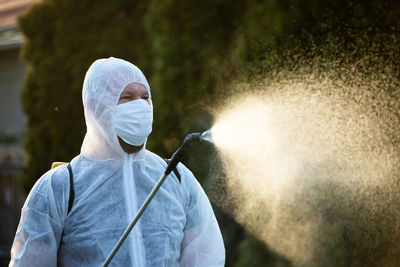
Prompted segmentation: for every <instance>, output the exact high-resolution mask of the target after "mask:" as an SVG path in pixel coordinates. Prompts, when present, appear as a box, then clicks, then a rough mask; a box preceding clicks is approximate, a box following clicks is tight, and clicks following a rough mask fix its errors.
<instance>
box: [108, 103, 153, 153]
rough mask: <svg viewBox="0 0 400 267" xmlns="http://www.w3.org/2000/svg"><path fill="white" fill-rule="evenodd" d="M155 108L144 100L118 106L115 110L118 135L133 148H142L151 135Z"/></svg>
mask: <svg viewBox="0 0 400 267" xmlns="http://www.w3.org/2000/svg"><path fill="white" fill-rule="evenodd" d="M152 123H153V106H152V105H151V104H149V103H148V102H147V101H146V100H144V99H136V100H132V101H129V102H127V103H123V104H119V105H117V108H116V110H115V131H116V133H117V135H118V136H119V137H120V138H121V139H122V140H124V141H125V143H128V144H130V145H133V146H141V145H143V144H144V142H145V141H146V139H147V137H148V136H149V134H150V133H151V125H152Z"/></svg>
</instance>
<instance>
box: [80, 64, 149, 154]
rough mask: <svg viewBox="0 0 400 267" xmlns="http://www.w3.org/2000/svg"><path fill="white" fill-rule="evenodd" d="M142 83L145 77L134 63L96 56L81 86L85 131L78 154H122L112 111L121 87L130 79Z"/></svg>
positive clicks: (147, 87)
mask: <svg viewBox="0 0 400 267" xmlns="http://www.w3.org/2000/svg"><path fill="white" fill-rule="evenodd" d="M132 82H136V83H140V84H142V85H144V86H145V87H146V89H147V91H148V93H149V97H151V94H150V86H149V84H148V82H147V80H146V77H145V76H144V75H143V73H142V72H141V71H140V69H139V68H138V67H136V66H135V65H133V64H132V63H130V62H127V61H125V60H122V59H118V58H113V57H110V58H107V59H98V60H96V61H95V62H94V63H93V64H92V65H91V66H90V68H89V70H88V71H87V73H86V76H85V80H84V83H83V90H82V101H83V107H84V111H85V120H86V127H87V132H86V135H85V139H84V141H83V144H82V147H81V155H83V156H85V157H86V158H88V159H92V160H106V159H112V158H119V157H124V155H126V153H125V152H124V151H123V150H122V148H121V146H120V144H119V142H118V138H117V134H116V132H115V125H114V115H115V109H116V106H117V103H118V99H119V97H120V95H121V93H122V91H123V89H124V88H125V87H126V86H127V85H128V84H130V83H132Z"/></svg>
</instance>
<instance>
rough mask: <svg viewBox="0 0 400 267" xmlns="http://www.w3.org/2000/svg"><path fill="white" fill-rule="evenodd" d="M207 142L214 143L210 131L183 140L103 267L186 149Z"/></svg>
mask: <svg viewBox="0 0 400 267" xmlns="http://www.w3.org/2000/svg"><path fill="white" fill-rule="evenodd" d="M202 140H206V141H208V142H212V140H211V135H210V131H206V132H204V133H202V134H200V133H191V134H188V135H187V136H186V137H185V139H184V140H183V143H182V145H181V146H180V147H179V148H178V149H177V150H176V151H175V153H174V154H173V155H172V158H171V160H170V162H169V163H168V167H167V169H166V170H165V172H164V174H163V175H162V176H161V178H160V179H159V180H158V182H157V183H156V185H155V186H154V187H153V189H152V190H151V192H150V194H149V195H148V196H147V198H146V200H145V201H144V202H143V204H142V206H141V207H140V209H139V211H138V212H137V214H136V216H135V218H134V219H133V220H132V222H131V223H130V224H129V226H128V227H127V228H126V229H125V231H124V233H123V234H122V236H121V238H120V239H119V241H118V243H117V244H116V245H115V247H114V248H113V250H112V251H111V253H110V254H109V255H108V257H107V259H106V260H105V262H104V263H103V267H105V266H108V264H110V262H111V260H112V259H113V257H114V255H115V254H116V253H117V251H118V250H119V248H120V247H121V245H122V243H124V241H125V239H126V238H127V237H128V235H129V233H130V232H131V230H132V228H133V227H134V226H135V224H136V223H137V221H138V220H139V218H140V217H141V216H142V214H143V212H144V211H145V210H146V208H147V206H148V205H149V204H150V201H151V200H152V199H153V198H154V196H155V194H156V193H157V192H158V190H159V189H160V187H161V185H162V184H163V182H164V181H165V179H166V178H167V176H168V175H169V174H170V173H171V171H172V170H173V169H175V167H176V165H178V163H179V162H180V161H181V159H182V156H183V155H184V154H185V151H186V149H187V148H188V146H189V145H190V144H191V143H192V142H196V141H202Z"/></svg>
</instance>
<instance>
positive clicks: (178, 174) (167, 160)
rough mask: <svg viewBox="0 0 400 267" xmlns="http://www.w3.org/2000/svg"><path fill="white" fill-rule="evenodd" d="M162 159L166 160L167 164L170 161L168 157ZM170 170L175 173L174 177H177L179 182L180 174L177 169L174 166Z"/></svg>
mask: <svg viewBox="0 0 400 267" xmlns="http://www.w3.org/2000/svg"><path fill="white" fill-rule="evenodd" d="M164 160H165V162H166V163H167V164H169V162H170V160H169V159H164ZM172 171H173V172H174V173H175V176H176V178H178V180H179V183H180V182H181V175H180V173H179V172H178V169H177V168H176V167H175V168H174V169H173V170H172Z"/></svg>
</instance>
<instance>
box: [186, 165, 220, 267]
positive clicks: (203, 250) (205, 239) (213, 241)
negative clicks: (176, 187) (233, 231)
mask: <svg viewBox="0 0 400 267" xmlns="http://www.w3.org/2000/svg"><path fill="white" fill-rule="evenodd" d="M179 172H180V173H183V175H182V176H183V177H182V186H183V190H184V191H185V192H184V193H183V194H184V195H185V196H186V197H185V198H186V203H185V211H186V226H185V229H184V238H183V241H182V244H181V258H180V265H181V266H224V264H225V247H224V243H223V240H222V235H221V231H220V229H219V226H218V222H217V220H216V218H215V215H214V212H213V210H212V207H211V204H210V201H209V200H208V198H207V196H206V194H205V192H204V190H203V189H202V188H201V186H200V184H199V183H198V182H197V180H196V179H195V178H194V176H193V174H192V173H191V172H190V171H189V170H188V169H187V168H185V167H181V168H180V170H179Z"/></svg>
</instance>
